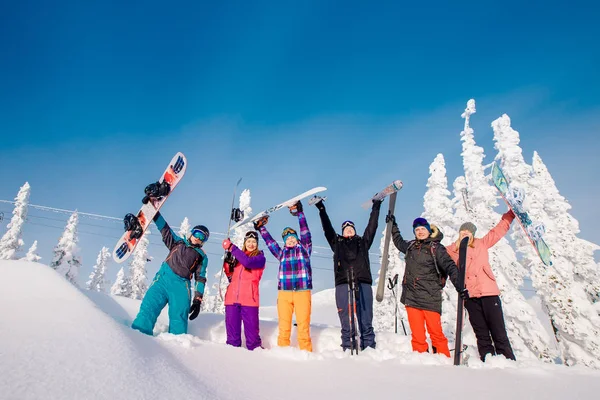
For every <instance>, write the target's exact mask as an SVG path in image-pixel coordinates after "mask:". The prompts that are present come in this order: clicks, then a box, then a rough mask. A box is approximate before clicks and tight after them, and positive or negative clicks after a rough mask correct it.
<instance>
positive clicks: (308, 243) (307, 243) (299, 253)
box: [259, 212, 312, 290]
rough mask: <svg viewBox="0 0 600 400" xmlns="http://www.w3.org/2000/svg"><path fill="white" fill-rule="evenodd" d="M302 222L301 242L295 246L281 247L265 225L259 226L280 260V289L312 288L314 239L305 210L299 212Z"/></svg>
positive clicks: (268, 244)
mask: <svg viewBox="0 0 600 400" xmlns="http://www.w3.org/2000/svg"><path fill="white" fill-rule="evenodd" d="M298 222H299V223H300V242H299V243H298V244H297V245H296V246H294V247H285V243H284V248H283V249H281V247H279V244H277V242H276V241H275V239H273V237H272V236H271V234H270V233H269V231H267V228H265V226H264V225H263V226H261V227H260V228H259V232H260V235H261V236H262V237H263V239H264V240H265V243H266V244H267V247H268V248H269V250H270V251H271V253H272V254H273V255H274V256H275V258H276V259H278V260H279V283H278V285H277V289H278V290H311V289H312V268H311V267H310V255H311V253H312V240H311V236H310V230H309V229H308V224H307V223H306V217H305V216H304V213H303V212H299V213H298Z"/></svg>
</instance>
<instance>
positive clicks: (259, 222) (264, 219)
mask: <svg viewBox="0 0 600 400" xmlns="http://www.w3.org/2000/svg"><path fill="white" fill-rule="evenodd" d="M267 222H269V216H268V215H265V216H264V217H262V218H259V219H257V220H256V221H254V229H255V230H258V229H259V228H260V227H261V226H265V225H266V224H267Z"/></svg>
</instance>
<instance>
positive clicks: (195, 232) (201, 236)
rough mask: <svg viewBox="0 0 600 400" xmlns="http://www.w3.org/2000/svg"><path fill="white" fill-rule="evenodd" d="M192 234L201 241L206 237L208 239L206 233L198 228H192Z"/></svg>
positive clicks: (204, 240)
mask: <svg viewBox="0 0 600 400" xmlns="http://www.w3.org/2000/svg"><path fill="white" fill-rule="evenodd" d="M192 236H193V237H195V238H196V239H198V240H200V241H201V242H206V239H208V237H207V236H206V233H205V232H203V231H201V230H200V229H192Z"/></svg>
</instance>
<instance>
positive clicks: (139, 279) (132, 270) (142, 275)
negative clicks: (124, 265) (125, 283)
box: [129, 229, 150, 300]
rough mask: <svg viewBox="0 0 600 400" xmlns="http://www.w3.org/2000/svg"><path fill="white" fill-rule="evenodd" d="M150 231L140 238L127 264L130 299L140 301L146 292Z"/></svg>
mask: <svg viewBox="0 0 600 400" xmlns="http://www.w3.org/2000/svg"><path fill="white" fill-rule="evenodd" d="M149 234H150V229H146V232H145V233H144V235H143V236H142V237H141V238H140V241H139V243H138V245H137V246H136V247H135V250H134V251H133V254H132V255H131V257H132V260H131V263H130V264H129V280H130V282H131V294H130V296H129V297H131V298H132V299H137V300H141V299H142V298H143V297H144V295H145V294H146V291H147V290H148V278H147V277H146V275H147V273H146V263H147V262H148V244H149V243H150V242H149V240H148V235H149Z"/></svg>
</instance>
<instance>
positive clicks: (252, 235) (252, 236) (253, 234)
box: [244, 231, 258, 242]
mask: <svg viewBox="0 0 600 400" xmlns="http://www.w3.org/2000/svg"><path fill="white" fill-rule="evenodd" d="M248 239H254V240H256V241H257V242H258V233H256V231H248V232H246V235H245V236H244V242H245V241H246V240H248Z"/></svg>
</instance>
